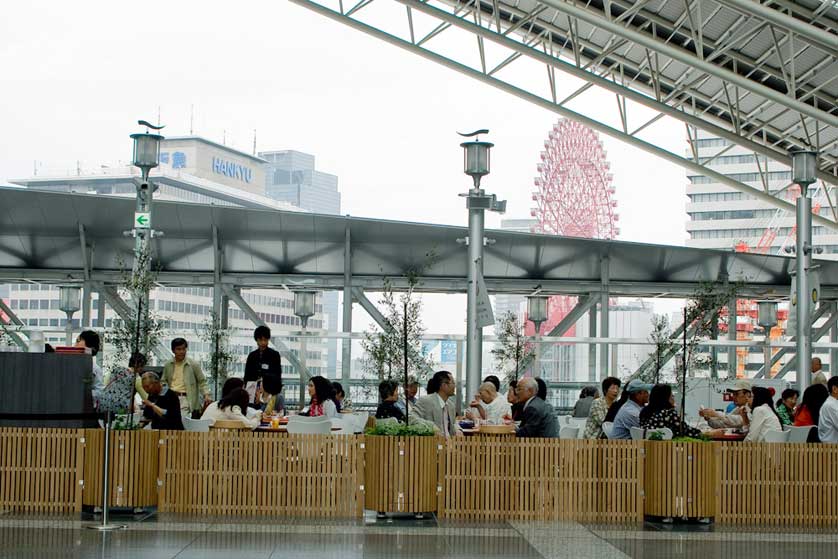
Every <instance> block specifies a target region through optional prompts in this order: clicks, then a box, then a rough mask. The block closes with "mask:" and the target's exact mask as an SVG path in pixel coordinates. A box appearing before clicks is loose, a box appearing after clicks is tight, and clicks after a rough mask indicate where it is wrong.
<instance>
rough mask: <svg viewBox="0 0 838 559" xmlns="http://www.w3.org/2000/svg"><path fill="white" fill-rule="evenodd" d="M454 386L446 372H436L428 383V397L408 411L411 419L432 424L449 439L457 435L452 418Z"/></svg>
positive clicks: (453, 412)
mask: <svg viewBox="0 0 838 559" xmlns="http://www.w3.org/2000/svg"><path fill="white" fill-rule="evenodd" d="M455 389H456V386H455V384H454V377H452V376H451V373H449V372H448V371H437V372H436V373H434V376H433V377H432V378H431V380H429V381H428V395H427V396H422V397H421V398H419V399H418V400H417V401H416V405H414V406H412V407H411V409H410V416H411V417H414V416H415V417H418V418H419V419H423V420H425V421H430V422H431V423H433V424H434V425H435V426H436V428H437V429H438V430H439V432H440V433H441V434H442V435H444V436H446V437H450V436H452V435H456V434H457V430H458V427H457V424H456V422H455V421H454V418H455V417H456V415H457V412H456V410H455V408H454V399H453V398H451V396H453V395H454V391H455Z"/></svg>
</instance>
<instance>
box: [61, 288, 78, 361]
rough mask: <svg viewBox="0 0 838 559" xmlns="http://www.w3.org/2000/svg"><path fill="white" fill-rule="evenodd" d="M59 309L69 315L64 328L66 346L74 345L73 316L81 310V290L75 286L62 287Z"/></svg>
mask: <svg viewBox="0 0 838 559" xmlns="http://www.w3.org/2000/svg"><path fill="white" fill-rule="evenodd" d="M58 308H59V310H61V311H63V312H64V313H65V314H66V315H67V324H66V325H65V327H64V333H65V334H66V340H65V345H66V346H68V347H69V346H71V345H73V315H74V314H75V313H77V312H78V311H79V309H80V308H81V288H80V287H76V286H74V285H62V286H61V287H59V288H58Z"/></svg>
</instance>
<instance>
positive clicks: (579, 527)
mask: <svg viewBox="0 0 838 559" xmlns="http://www.w3.org/2000/svg"><path fill="white" fill-rule="evenodd" d="M564 526H565V529H564V530H560V531H559V532H558V533H556V532H553V533H552V534H551V533H550V531H549V528H548V527H543V528H541V527H529V528H534V530H533V531H534V532H536V531H537V532H539V533H533V534H532V538H533V539H530V537H528V536H527V535H526V534H525V532H526V530H523V531H520V533H521V535H522V536H523V537H524V539H526V540H527V541H528V542H530V545H532V546H533V547H534V548H536V546H535V544H534V543H533V540H534V539H535V538H538V540H539V541H540V542H542V543H544V544H545V545H549V544H550V543H553V542H555V540H556V539H557V537H560V538H561V539H562V541H564V542H567V540H574V541H578V542H585V543H589V544H590V545H591V546H592V548H596V549H597V550H598V554H599V555H600V556H602V555H605V554H606V553H608V552H610V553H608V556H615V557H620V558H623V559H630V556H629V555H627V554H625V553H624V552H623V551H621V550H620V549H619V548H617V547H616V546H614V545H612V544H611V542H609V541H608V540H606V539H604V538H602V537H600V536H599V535H597V534H596V533H595V532H594V531H593V530H591V529H590V528H589V527H588V526H585V525H584V524H581V523H578V522H575V523H573V524H570V525H568V524H565V525H564ZM517 528H518V526H516V529H517ZM569 533H572V534H574V535H573V536H570V535H569ZM536 549H537V550H538V552H539V553H541V554H542V555H544V552H543V551H542V549H539V548H536ZM545 558H546V555H545Z"/></svg>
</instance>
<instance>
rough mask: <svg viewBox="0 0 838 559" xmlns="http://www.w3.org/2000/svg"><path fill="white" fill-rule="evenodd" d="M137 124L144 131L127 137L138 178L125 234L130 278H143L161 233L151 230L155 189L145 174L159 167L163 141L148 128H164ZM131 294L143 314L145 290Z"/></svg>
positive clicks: (141, 122)
mask: <svg viewBox="0 0 838 559" xmlns="http://www.w3.org/2000/svg"><path fill="white" fill-rule="evenodd" d="M137 123H138V124H140V125H141V126H145V127H146V131H145V132H144V133H138V134H131V139H132V140H134V153H133V156H132V158H131V162H132V164H133V165H134V166H135V167H139V169H140V172H141V173H142V179H141V180H140V182H139V184H137V185H136V186H137V203H136V209H135V210H134V225H133V227H132V229H131V230H130V231H127V232H126V234H127V235H130V236H132V237H134V268H133V272H134V276H135V277H145V275H146V274H147V273H148V270H149V267H150V264H151V257H150V255H149V252H148V245H149V241H150V240H151V239H152V238H153V237H154V236H156V235H160V234H161V233H160V232H159V231H154V230H153V229H152V228H151V202H152V199H153V197H154V191H155V190H156V189H157V186H156V185H154V184H153V183H151V181H149V179H148V174H149V172H150V171H151V170H152V169H154V168H155V167H157V166H158V165H159V164H160V142H161V140H163V136H161V135H159V134H152V133H150V132H149V129H151V130H155V131H158V130H160V129H162V128H164V127H163V126H154V125H152V124H150V123H148V122H146V121H145V120H139V121H137ZM132 295H133V296H135V297H137V304H138V308H142V309H144V312H146V313H147V312H148V291H147V290H146V291H144V292H143V293H135V294H132ZM141 320H142V317H141V316H138V317H137V323H138V324H139V323H140V322H141Z"/></svg>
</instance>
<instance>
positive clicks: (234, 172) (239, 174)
mask: <svg viewBox="0 0 838 559" xmlns="http://www.w3.org/2000/svg"><path fill="white" fill-rule="evenodd" d="M212 170H213V172H215V173H218V174H219V175H225V176H227V177H230V178H233V179H238V180H240V181H244V182H250V181H252V180H253V169H251V168H250V167H245V166H244V165H239V164H238V163H233V162H232V161H227V160H225V159H221V158H220V157H213V158H212Z"/></svg>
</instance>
